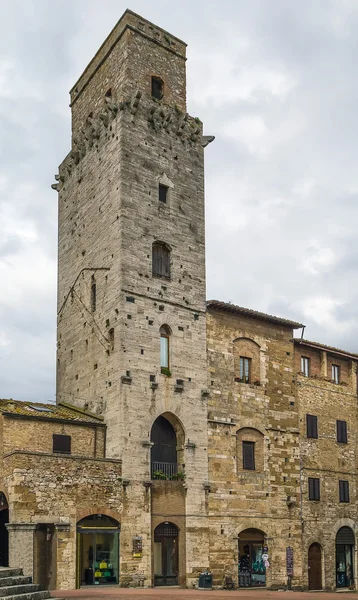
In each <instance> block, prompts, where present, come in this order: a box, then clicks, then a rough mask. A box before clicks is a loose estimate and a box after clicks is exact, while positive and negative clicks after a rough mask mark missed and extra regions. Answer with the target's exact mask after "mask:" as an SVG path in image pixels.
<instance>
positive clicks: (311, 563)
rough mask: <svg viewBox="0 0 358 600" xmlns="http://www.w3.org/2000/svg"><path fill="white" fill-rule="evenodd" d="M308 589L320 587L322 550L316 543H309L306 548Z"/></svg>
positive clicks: (319, 588) (318, 588)
mask: <svg viewBox="0 0 358 600" xmlns="http://www.w3.org/2000/svg"><path fill="white" fill-rule="evenodd" d="M308 589H309V590H321V589H322V552H321V546H320V545H319V544H317V543H314V544H311V545H310V547H309V549H308Z"/></svg>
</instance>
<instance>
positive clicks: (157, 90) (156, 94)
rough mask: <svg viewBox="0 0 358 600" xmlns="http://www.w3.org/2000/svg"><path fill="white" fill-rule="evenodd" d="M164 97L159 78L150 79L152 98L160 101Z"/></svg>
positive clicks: (162, 84)
mask: <svg viewBox="0 0 358 600" xmlns="http://www.w3.org/2000/svg"><path fill="white" fill-rule="evenodd" d="M163 95H164V82H163V80H162V79H160V77H152V97H153V98H155V99H156V100H161V99H162V98H163Z"/></svg>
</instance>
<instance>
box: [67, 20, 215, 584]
mask: <svg viewBox="0 0 358 600" xmlns="http://www.w3.org/2000/svg"><path fill="white" fill-rule="evenodd" d="M185 53H186V45H185V44H184V43H183V42H182V41H180V40H179V39H177V38H175V37H174V36H172V35H171V34H169V33H167V32H165V31H163V30H162V29H160V28H159V27H157V26H154V25H153V24H152V23H150V22H148V21H146V20H144V19H142V18H141V17H139V16H138V15H136V14H134V13H132V12H131V11H128V10H127V11H126V12H125V13H124V15H123V16H122V18H121V19H120V21H119V22H118V23H117V25H116V26H115V28H114V29H113V31H112V32H111V33H110V35H109V36H108V38H107V39H106V41H105V42H104V43H103V45H102V46H101V48H100V49H99V51H98V52H97V54H96V55H95V57H94V58H93V59H92V61H91V62H90V63H89V65H88V66H87V68H86V69H85V71H84V73H83V74H82V76H81V77H80V78H79V80H78V81H77V83H76V84H75V86H74V87H73V89H72V90H71V110H72V148H71V151H70V153H69V155H68V156H67V157H66V158H65V160H64V161H63V163H62V164H61V166H60V170H59V176H58V184H56V186H55V187H56V189H58V191H59V274H58V356H57V367H58V370H57V400H58V401H61V402H68V403H70V404H73V405H76V406H78V407H80V408H81V409H84V410H88V411H92V412H94V413H96V414H98V415H102V416H103V418H104V420H105V422H106V424H107V442H106V455H107V456H108V457H111V458H117V459H121V460H122V464H123V477H122V481H121V482H119V485H122V486H123V506H122V507H121V511H122V513H121V514H122V518H121V524H120V526H121V543H120V548H121V549H120V560H121V571H122V574H123V575H124V576H125V574H126V573H128V574H138V575H139V574H142V576H143V577H144V578H145V581H146V583H147V584H150V582H151V581H152V582H154V583H158V584H161V583H164V584H168V583H182V584H183V583H187V584H190V578H193V580H194V579H195V578H196V577H197V575H198V573H199V572H200V571H201V570H202V569H203V568H205V567H206V566H207V565H208V537H207V529H206V525H204V523H205V519H203V517H204V516H205V514H206V506H207V487H208V486H207V480H208V474H207V391H206V388H207V379H206V324H205V240H204V156H203V154H204V150H203V137H202V123H201V122H200V120H199V119H197V118H195V119H194V118H192V117H190V116H189V115H188V114H187V112H186V75H185V61H186V58H185ZM204 142H205V139H204ZM184 474H185V475H184ZM133 536H135V537H136V538H138V539H139V538H141V541H140V543H139V546H140V545H142V550H138V544H137V547H136V550H137V551H135V550H133V545H132V538H133ZM174 550H175V551H174ZM169 555H170V557H171V558H170V560H169ZM173 557H174V558H173ZM170 561H171V562H170ZM169 563H170V564H169Z"/></svg>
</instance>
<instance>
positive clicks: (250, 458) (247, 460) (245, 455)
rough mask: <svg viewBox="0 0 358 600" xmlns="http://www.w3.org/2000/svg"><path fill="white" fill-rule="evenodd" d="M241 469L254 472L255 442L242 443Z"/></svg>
mask: <svg viewBox="0 0 358 600" xmlns="http://www.w3.org/2000/svg"><path fill="white" fill-rule="evenodd" d="M242 468H243V469H246V470H247V471H254V470H255V442H242Z"/></svg>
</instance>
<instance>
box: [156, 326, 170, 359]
mask: <svg viewBox="0 0 358 600" xmlns="http://www.w3.org/2000/svg"><path fill="white" fill-rule="evenodd" d="M159 331H160V367H161V369H169V340H170V330H169V327H167V326H166V325H162V326H161V328H160V330H159Z"/></svg>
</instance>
